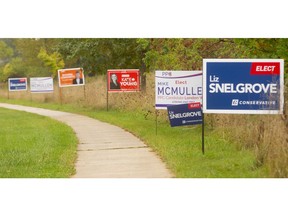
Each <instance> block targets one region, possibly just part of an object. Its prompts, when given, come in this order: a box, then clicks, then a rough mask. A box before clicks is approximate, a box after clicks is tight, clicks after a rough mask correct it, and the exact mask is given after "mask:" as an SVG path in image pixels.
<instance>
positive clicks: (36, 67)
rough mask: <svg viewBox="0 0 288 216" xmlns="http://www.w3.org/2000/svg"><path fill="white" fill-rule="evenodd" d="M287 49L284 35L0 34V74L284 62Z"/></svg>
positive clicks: (0, 77)
mask: <svg viewBox="0 0 288 216" xmlns="http://www.w3.org/2000/svg"><path fill="white" fill-rule="evenodd" d="M287 51H288V39H285V38H283V39H282V38H249V39H244V38H236V39H232V38H2V39H0V80H1V81H2V82H3V81H6V80H7V79H8V78H13V77H41V76H52V77H56V76H57V70H58V69H60V68H72V67H83V68H84V70H85V74H86V75H88V76H91V77H93V76H95V75H97V74H106V72H107V69H117V68H133V69H136V68H137V69H138V68H139V69H140V70H141V72H142V75H144V76H145V73H148V72H154V71H155V70H157V69H158V70H160V69H161V70H201V69H202V60H203V58H275V59H278V58H281V59H284V60H285V66H287V60H288V52H287ZM285 68H286V67H285ZM144 72H145V73H144ZM285 74H287V72H286V73H285ZM286 77H287V76H286Z"/></svg>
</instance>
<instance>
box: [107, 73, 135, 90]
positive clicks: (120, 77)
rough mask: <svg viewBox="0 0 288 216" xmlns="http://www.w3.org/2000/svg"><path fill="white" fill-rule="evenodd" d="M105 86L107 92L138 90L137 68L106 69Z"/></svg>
mask: <svg viewBox="0 0 288 216" xmlns="http://www.w3.org/2000/svg"><path fill="white" fill-rule="evenodd" d="M107 86H108V91H109V92H123V91H140V73H139V70H138V69H127V70H126V69H123V70H120V69H119V70H108V73H107Z"/></svg>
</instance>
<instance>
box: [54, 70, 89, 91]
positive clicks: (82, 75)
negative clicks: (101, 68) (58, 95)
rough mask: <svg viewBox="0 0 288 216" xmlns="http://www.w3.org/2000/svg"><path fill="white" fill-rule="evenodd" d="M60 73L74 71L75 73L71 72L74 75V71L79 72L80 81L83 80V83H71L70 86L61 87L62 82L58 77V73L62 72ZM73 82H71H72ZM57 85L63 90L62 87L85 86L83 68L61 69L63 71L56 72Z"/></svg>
mask: <svg viewBox="0 0 288 216" xmlns="http://www.w3.org/2000/svg"><path fill="white" fill-rule="evenodd" d="M62 71H75V72H73V73H76V71H80V73H81V75H80V76H81V77H82V78H81V79H82V80H83V83H81V84H73V83H71V84H67V85H66V84H65V85H63V84H62V81H61V77H60V73H61V72H62ZM75 76H76V75H74V76H73V77H71V76H70V79H72V80H73V79H75ZM72 82H73V81H72ZM58 85H59V87H60V88H63V87H71V86H85V76H84V69H83V68H81V67H79V68H63V69H59V70H58Z"/></svg>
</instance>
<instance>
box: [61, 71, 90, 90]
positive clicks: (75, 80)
mask: <svg viewBox="0 0 288 216" xmlns="http://www.w3.org/2000/svg"><path fill="white" fill-rule="evenodd" d="M58 80H59V87H68V86H83V85H85V78H84V70H83V68H67V69H60V70H58Z"/></svg>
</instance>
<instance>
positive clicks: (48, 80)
mask: <svg viewBox="0 0 288 216" xmlns="http://www.w3.org/2000/svg"><path fill="white" fill-rule="evenodd" d="M30 91H31V93H49V92H53V79H52V77H33V78H30Z"/></svg>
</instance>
